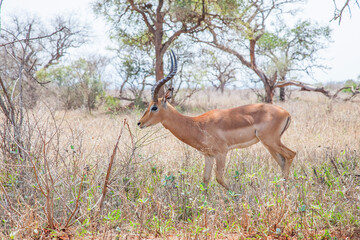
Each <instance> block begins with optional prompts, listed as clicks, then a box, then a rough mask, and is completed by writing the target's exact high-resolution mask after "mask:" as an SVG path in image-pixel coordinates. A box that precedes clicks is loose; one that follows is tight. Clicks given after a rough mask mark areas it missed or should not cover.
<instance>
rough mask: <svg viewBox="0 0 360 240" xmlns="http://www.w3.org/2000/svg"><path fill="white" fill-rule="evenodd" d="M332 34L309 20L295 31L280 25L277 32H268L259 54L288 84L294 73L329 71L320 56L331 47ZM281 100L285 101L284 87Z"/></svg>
mask: <svg viewBox="0 0 360 240" xmlns="http://www.w3.org/2000/svg"><path fill="white" fill-rule="evenodd" d="M330 32H331V31H330V28H329V27H328V26H316V25H315V24H311V23H310V22H309V21H302V22H298V23H297V24H295V26H294V27H293V28H288V27H286V26H285V25H284V24H279V25H277V27H276V30H275V31H274V32H273V33H271V32H266V33H264V35H263V36H262V37H261V38H260V39H259V41H258V44H257V46H258V48H257V50H256V52H257V53H258V54H259V55H262V56H265V57H266V58H268V59H270V60H271V61H270V62H267V65H268V66H269V67H268V68H270V69H272V71H273V72H275V71H277V73H278V79H279V81H281V82H285V81H286V80H287V76H288V75H289V74H290V73H291V72H301V73H306V74H308V75H311V73H312V70H313V69H315V68H325V66H323V65H321V64H320V60H321V59H320V57H319V55H318V54H317V53H318V52H319V51H320V50H322V49H324V48H326V47H327V46H328V43H329V39H330ZM277 86H278V85H277V84H276V85H275V87H277ZM280 100H281V101H284V100H285V89H284V88H283V87H281V88H280Z"/></svg>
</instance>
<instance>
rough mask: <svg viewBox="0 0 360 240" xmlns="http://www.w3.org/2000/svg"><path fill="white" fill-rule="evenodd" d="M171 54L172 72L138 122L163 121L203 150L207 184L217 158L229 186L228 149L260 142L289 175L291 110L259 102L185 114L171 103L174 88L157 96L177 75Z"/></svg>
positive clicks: (218, 173)
mask: <svg viewBox="0 0 360 240" xmlns="http://www.w3.org/2000/svg"><path fill="white" fill-rule="evenodd" d="M170 58H171V70H170V73H169V74H168V75H167V77H165V78H164V79H162V80H160V81H158V82H157V83H156V84H155V85H154V86H153V88H152V89H151V94H152V100H151V101H150V103H149V106H148V108H147V109H146V111H145V113H144V115H143V116H142V118H141V119H140V121H139V122H138V126H139V127H140V128H145V127H150V126H153V125H155V124H157V123H161V124H162V125H163V126H164V127H165V128H166V129H168V130H170V132H171V133H172V134H174V135H175V137H177V138H178V139H179V140H180V141H183V142H184V143H186V144H188V145H190V146H191V147H193V148H195V149H197V150H198V151H200V152H201V153H202V154H203V155H204V156H205V169H204V175H203V181H204V185H205V187H206V188H207V186H208V183H209V181H210V178H211V172H212V167H213V165H214V162H216V171H215V173H216V180H217V182H218V183H219V184H221V185H222V186H223V187H224V188H226V189H229V187H228V185H227V184H226V183H225V181H224V169H225V160H226V154H227V152H228V151H229V150H231V149H234V148H246V147H249V146H251V145H253V144H255V143H258V142H261V143H262V144H263V145H264V146H265V147H266V148H267V150H268V151H269V152H270V154H271V156H272V157H273V158H274V159H275V160H276V162H277V163H278V164H279V165H280V167H281V169H282V172H283V174H284V177H285V179H288V177H289V171H290V166H291V163H292V161H293V159H294V157H295V155H296V153H295V152H293V151H292V150H290V149H289V148H287V147H286V146H284V145H283V144H282V143H281V140H280V138H281V136H282V134H283V133H284V132H285V130H286V129H287V128H288V127H289V125H290V120H291V117H290V114H289V113H288V112H287V111H286V110H284V109H282V108H280V107H277V106H274V105H271V104H262V103H260V104H249V105H245V106H240V107H236V108H230V109H223V110H212V111H209V112H206V113H204V114H202V115H200V116H197V117H189V116H185V115H182V114H181V113H179V112H178V111H177V110H176V109H175V108H174V107H173V106H171V105H170V104H169V103H168V99H170V98H171V95H172V89H169V90H168V91H167V92H166V93H165V95H164V97H162V98H158V92H159V90H160V88H161V87H162V86H163V85H164V84H165V83H166V82H167V81H169V80H170V79H171V78H172V77H174V75H175V74H176V71H177V60H176V56H175V54H174V52H173V51H171V54H170Z"/></svg>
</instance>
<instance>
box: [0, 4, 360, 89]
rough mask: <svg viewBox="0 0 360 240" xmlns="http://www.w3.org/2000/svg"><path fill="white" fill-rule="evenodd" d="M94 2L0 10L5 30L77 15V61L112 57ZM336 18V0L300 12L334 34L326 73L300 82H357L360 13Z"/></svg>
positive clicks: (325, 54)
mask: <svg viewBox="0 0 360 240" xmlns="http://www.w3.org/2000/svg"><path fill="white" fill-rule="evenodd" d="M91 2H93V0H62V1H55V0H52V1H51V0H3V4H2V7H1V20H2V25H1V27H2V28H5V29H6V24H5V23H6V19H8V18H9V17H10V16H11V15H19V14H20V15H22V14H28V15H30V16H39V17H40V18H41V19H42V20H43V21H44V22H46V21H47V20H49V19H52V18H53V17H54V16H56V15H61V14H72V15H76V16H77V17H78V18H79V19H80V20H81V21H82V22H83V23H87V24H88V25H89V26H90V27H91V29H92V31H91V35H92V36H93V37H92V41H91V43H90V44H88V45H86V46H83V47H82V48H80V49H76V50H74V51H73V52H72V55H73V56H74V57H80V56H82V55H84V54H89V53H90V54H94V53H100V54H103V55H106V54H110V53H109V52H107V50H106V47H107V46H108V45H109V44H110V42H109V40H108V39H107V37H106V36H107V29H108V28H107V26H106V24H105V22H104V20H103V19H102V18H100V17H96V16H95V14H94V13H93V11H92V9H91ZM333 14H334V4H333V0H312V1H311V0H309V1H308V2H307V3H306V4H305V5H304V11H302V12H301V15H302V16H301V18H302V19H304V20H305V19H310V20H312V21H314V22H318V23H319V24H321V25H326V24H329V26H330V27H331V29H332V30H333V32H332V42H331V43H330V47H329V48H327V49H325V50H324V51H322V52H320V53H319V54H320V56H321V58H323V59H324V61H322V64H324V65H326V66H328V67H329V68H330V69H327V70H316V71H315V73H314V75H313V78H308V77H305V79H299V80H301V81H304V82H308V83H316V82H338V81H344V80H348V79H354V80H356V79H357V77H358V76H359V75H360V9H359V8H358V7H357V6H355V5H354V6H352V8H351V16H350V14H349V12H348V11H345V12H344V16H343V18H342V21H341V24H340V25H339V23H338V21H336V22H335V21H330V20H331V19H332V17H333Z"/></svg>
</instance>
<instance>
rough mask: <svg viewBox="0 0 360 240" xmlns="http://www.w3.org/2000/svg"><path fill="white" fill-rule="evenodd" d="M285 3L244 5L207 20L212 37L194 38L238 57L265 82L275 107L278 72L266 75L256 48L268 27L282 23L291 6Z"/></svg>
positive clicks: (260, 1)
mask: <svg viewBox="0 0 360 240" xmlns="http://www.w3.org/2000/svg"><path fill="white" fill-rule="evenodd" d="M297 2H300V1H299V0H283V1H270V0H269V1H267V0H257V1H250V0H249V1H240V2H238V3H237V5H235V6H233V9H232V10H231V11H230V13H229V14H227V15H225V16H217V17H216V18H209V19H206V24H207V30H208V34H209V35H210V40H209V36H206V35H205V36H204V34H194V38H195V39H196V41H200V42H203V43H206V44H208V45H210V46H213V47H215V48H218V49H220V50H222V51H224V52H227V53H229V54H232V55H233V56H235V57H236V58H237V59H238V60H239V61H240V63H241V64H242V65H244V66H245V67H247V68H248V69H249V70H251V71H252V72H253V73H254V74H256V75H257V77H258V78H259V79H260V80H261V82H262V83H263V85H264V89H265V102H268V103H272V99H273V96H274V86H275V83H276V80H277V72H274V73H273V74H272V75H269V74H267V73H266V71H265V69H263V68H262V67H261V66H260V64H259V62H258V59H257V54H256V47H257V43H258V41H259V39H261V37H262V36H263V35H264V33H265V32H267V31H268V30H267V25H269V24H270V23H271V22H272V21H275V20H278V18H279V17H280V16H281V14H284V13H285V12H286V11H285V9H286V8H290V5H289V4H291V3H297Z"/></svg>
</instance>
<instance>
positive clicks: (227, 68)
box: [205, 51, 237, 93]
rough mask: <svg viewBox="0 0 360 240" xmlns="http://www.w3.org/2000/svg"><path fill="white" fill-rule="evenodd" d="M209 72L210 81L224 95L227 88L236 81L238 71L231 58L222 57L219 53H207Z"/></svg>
mask: <svg viewBox="0 0 360 240" xmlns="http://www.w3.org/2000/svg"><path fill="white" fill-rule="evenodd" d="M205 52H207V55H208V56H209V58H206V62H207V63H206V66H207V70H208V75H210V76H208V81H209V82H210V83H211V85H212V86H213V87H215V89H216V90H220V92H221V93H224V90H225V87H226V86H228V85H230V84H231V83H233V82H235V81H236V78H235V75H236V69H237V67H236V66H234V62H233V61H232V60H231V59H230V58H229V57H226V56H225V57H224V56H221V55H220V54H219V53H215V52H212V51H205Z"/></svg>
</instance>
